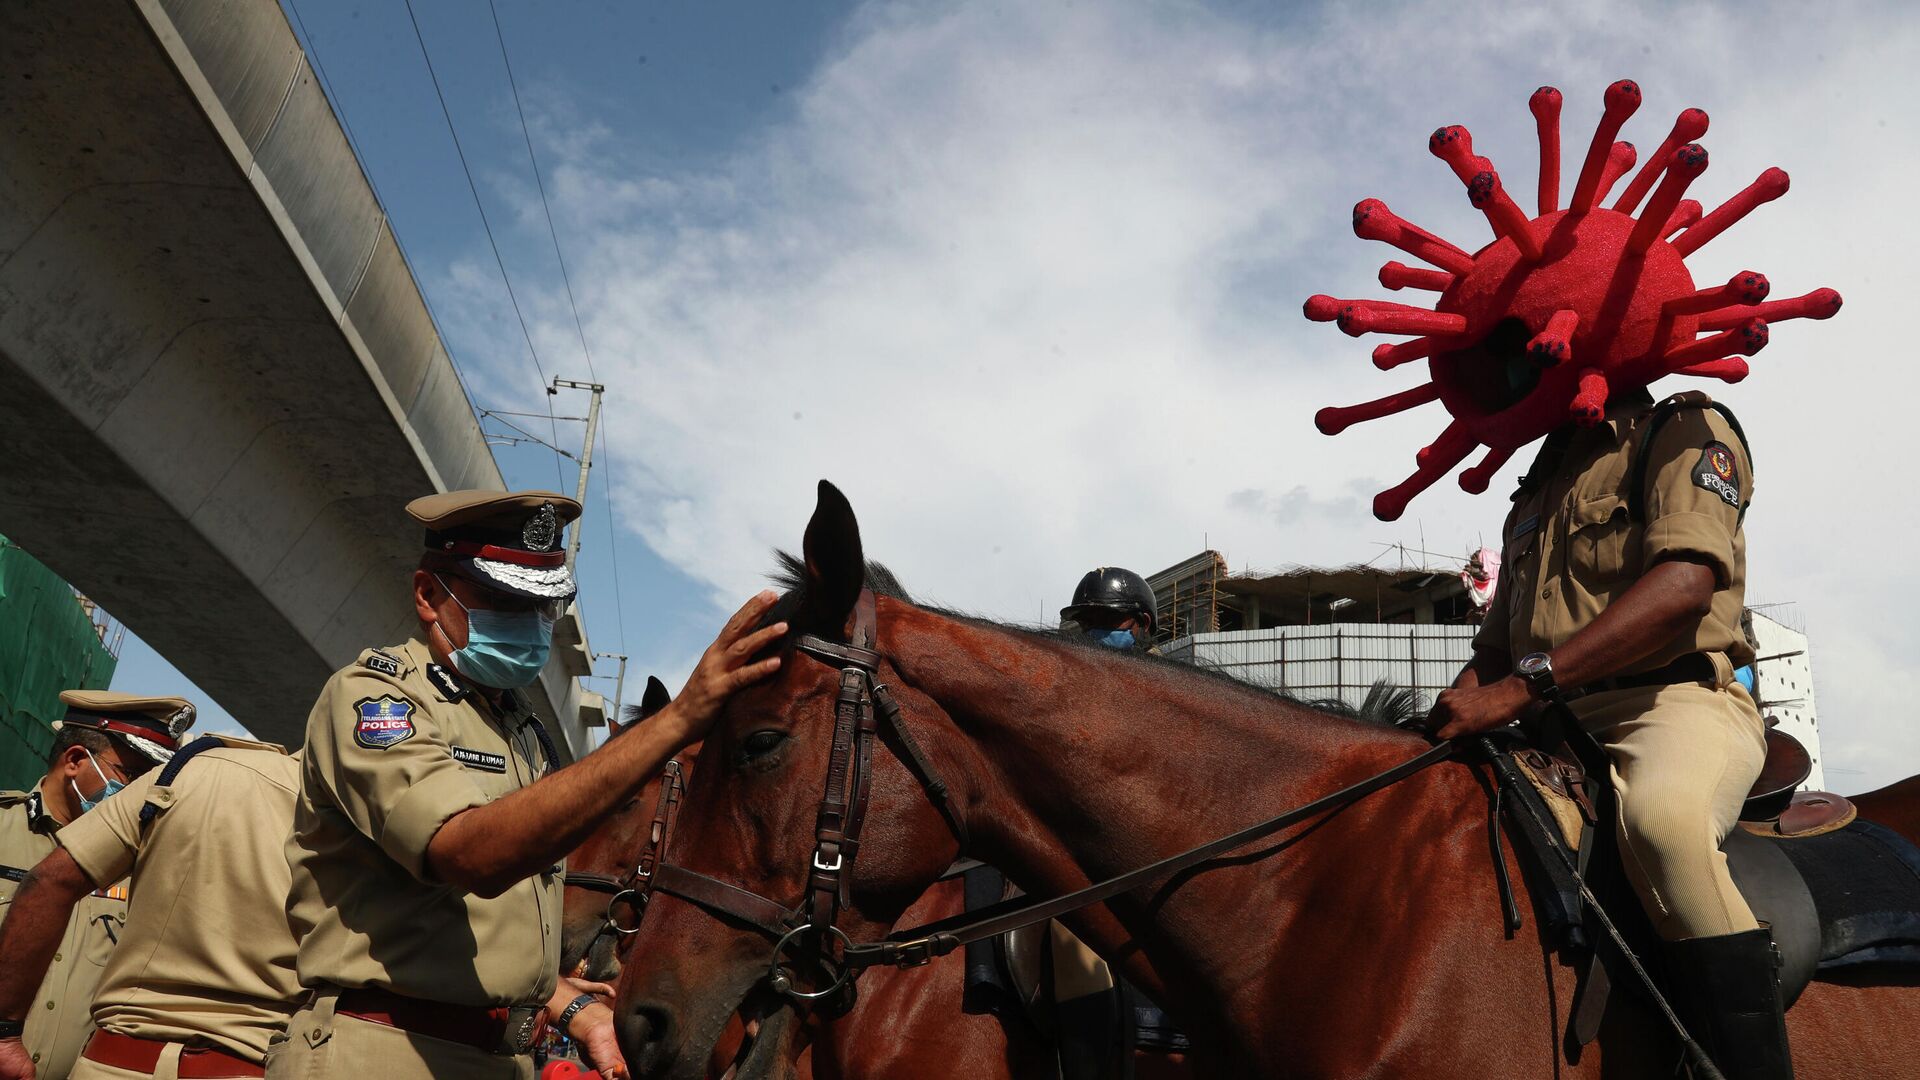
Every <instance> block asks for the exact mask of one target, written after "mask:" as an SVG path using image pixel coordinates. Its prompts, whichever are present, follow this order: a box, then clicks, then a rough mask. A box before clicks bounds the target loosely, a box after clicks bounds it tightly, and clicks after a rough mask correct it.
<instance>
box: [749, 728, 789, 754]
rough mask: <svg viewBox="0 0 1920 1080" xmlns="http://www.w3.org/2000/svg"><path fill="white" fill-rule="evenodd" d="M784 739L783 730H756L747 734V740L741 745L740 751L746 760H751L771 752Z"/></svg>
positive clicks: (785, 739) (784, 740)
mask: <svg viewBox="0 0 1920 1080" xmlns="http://www.w3.org/2000/svg"><path fill="white" fill-rule="evenodd" d="M786 741H787V736H786V733H785V732H781V731H756V732H754V733H753V734H751V735H749V736H747V741H746V742H745V743H743V744H742V745H741V747H740V752H741V754H742V756H744V757H745V758H746V759H747V760H748V761H752V760H754V759H756V758H763V757H766V756H767V755H768V754H771V753H773V752H774V751H775V750H776V749H778V748H779V746H780V744H781V743H783V742H786Z"/></svg>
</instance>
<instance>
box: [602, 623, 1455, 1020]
mask: <svg viewBox="0 0 1920 1080" xmlns="http://www.w3.org/2000/svg"><path fill="white" fill-rule="evenodd" d="M853 621H854V626H853V633H852V634H851V635H850V639H851V640H850V642H849V643H846V644H842V643H839V642H833V641H827V640H825V639H823V638H820V637H816V636H814V635H811V634H807V635H802V636H801V637H800V638H799V639H798V640H797V641H796V642H795V648H796V649H797V650H798V651H800V652H802V653H805V654H807V655H808V656H811V657H814V658H815V659H817V660H820V661H822V662H824V663H827V664H831V665H833V666H835V667H838V668H839V669H840V690H839V693H838V695H837V697H836V698H835V703H834V732H833V746H832V750H831V752H830V753H829V756H828V759H827V777H826V790H825V792H824V793H823V794H822V796H821V799H820V807H819V810H818V813H817V815H816V818H815V825H814V850H813V858H812V862H811V865H810V866H809V868H808V873H807V884H806V890H805V893H804V895H803V896H802V897H801V899H800V902H799V903H798V904H797V905H795V906H794V907H791V908H790V907H786V906H784V905H782V904H780V903H779V902H777V901H775V900H772V899H769V898H767V897H765V896H761V895H760V894H758V893H755V892H751V891H749V890H746V889H743V888H741V887H739V886H737V885H732V884H729V883H727V882H724V881H721V880H720V879H718V878H715V877H712V876H709V875H707V874H702V873H700V872H698V871H695V870H689V869H687V868H686V867H683V866H680V865H678V864H675V863H671V862H668V861H666V860H665V859H664V858H662V859H660V860H659V863H658V867H657V868H656V869H655V870H654V872H653V874H652V876H651V878H650V879H649V880H647V881H644V882H641V881H636V882H635V888H636V889H637V890H640V891H641V895H642V897H643V899H644V896H645V890H646V889H648V888H651V889H655V890H659V891H661V892H665V893H669V894H671V895H673V896H677V897H679V898H681V899H683V900H686V901H689V902H690V903H692V904H694V905H696V906H698V907H701V908H703V909H705V910H706V911H708V912H709V913H711V914H714V915H716V916H724V917H727V918H731V919H735V920H738V921H740V922H743V923H746V924H747V925H749V926H752V927H754V928H756V929H758V930H760V931H761V932H762V933H764V934H766V935H767V936H768V937H770V938H772V939H774V941H775V944H774V949H773V956H772V957H771V959H770V961H769V964H768V980H769V982H770V984H771V986H772V988H773V989H774V990H776V991H778V992H780V993H782V994H785V995H787V996H788V997H791V998H795V999H798V1000H801V1001H812V1000H816V999H819V998H824V997H827V996H829V995H831V994H834V993H836V992H837V991H838V990H840V988H841V987H842V986H844V985H846V983H847V982H848V981H849V980H850V979H852V978H853V977H854V976H855V975H857V974H858V973H859V972H860V971H861V970H863V969H865V968H868V967H874V966H877V965H881V964H890V965H895V966H899V967H912V966H916V965H920V964H925V963H927V962H928V961H929V960H931V959H933V958H934V957H936V956H944V955H946V954H947V953H950V952H952V951H953V950H955V949H957V948H960V947H962V946H964V945H967V944H969V943H971V942H975V941H981V940H985V939H987V938H991V937H994V936H996V935H999V934H1003V933H1006V932H1008V931H1010V930H1018V929H1021V928H1023V927H1027V926H1032V925H1035V924H1037V923H1041V922H1045V921H1046V920H1048V919H1052V918H1056V917H1058V916H1060V915H1063V914H1066V913H1068V912H1071V911H1076V910H1078V909H1080V908H1083V907H1089V906H1091V905H1094V904H1097V903H1100V902H1102V901H1104V900H1107V899H1110V898H1112V897H1114V896H1117V895H1119V894H1121V893H1124V892H1127V891H1129V890H1131V889H1135V888H1138V887H1139V886H1141V885H1143V884H1145V883H1147V882H1149V881H1152V880H1155V879H1157V878H1163V877H1167V876H1169V875H1172V874H1175V873H1178V872H1179V871H1181V870H1185V869H1187V868H1189V867H1192V866H1196V865H1198V864H1200V863H1203V862H1206V861H1207V860H1209V859H1214V858H1217V857H1219V856H1221V855H1224V854H1226V853H1227V852H1229V851H1232V850H1234V849H1235V848H1238V847H1242V846H1244V845H1246V844H1248V843H1251V842H1253V841H1255V840H1258V839H1260V838H1262V837H1265V836H1270V835H1272V834H1273V833H1276V832H1278V831H1280V830H1281V829H1284V828H1286V827H1288V826H1290V825H1295V824H1298V823H1299V822H1302V821H1305V820H1308V819H1309V818H1312V817H1315V816H1317V815H1320V814H1324V813H1331V812H1332V811H1335V810H1338V809H1340V808H1342V807H1344V806H1346V805H1348V804H1350V803H1353V802H1355V801H1357V800H1359V799H1361V798H1363V797H1365V796H1367V795H1370V794H1372V793H1373V792H1375V791H1378V790H1380V789H1381V788H1385V787H1388V786H1390V785H1392V784H1395V783H1398V782H1399V781H1401V780H1404V779H1406V778H1407V777H1409V776H1412V775H1413V774H1415V773H1417V772H1420V771H1421V770H1423V769H1425V768H1427V767H1428V766H1430V765H1434V764H1437V763H1439V762H1441V761H1444V760H1446V759H1448V758H1450V757H1453V756H1454V754H1455V752H1456V748H1455V747H1454V745H1453V744H1451V743H1440V744H1438V745H1436V746H1433V747H1432V748H1430V749H1428V750H1426V751H1425V752H1423V753H1421V754H1419V755H1417V756H1415V757H1412V758H1409V759H1407V760H1405V761H1403V762H1401V763H1399V764H1398V765H1395V766H1393V767H1392V768H1390V769H1387V770H1385V771H1383V772H1380V773H1376V774H1374V775H1373V776H1370V777H1368V778H1366V779H1364V780H1361V781H1359V782H1358V783H1355V784H1351V785H1349V786H1347V787H1344V788H1341V789H1340V790H1338V791H1335V792H1332V793H1331V794H1328V795H1324V796H1322V797H1320V798H1318V799H1315V800H1313V801H1312V802H1310V803H1307V804H1305V805H1304V806H1299V807H1296V808H1294V809H1292V810H1289V811H1287V812H1285V813H1283V814H1279V815H1277V816H1275V817H1271V818H1268V819H1267V820H1265V821H1262V822H1259V823H1257V824H1254V825H1250V826H1248V827H1246V828H1244V829H1241V830H1239V831H1237V832H1234V833H1230V834H1228V835H1226V836H1223V837H1221V838H1220V839H1218V840H1214V841H1212V842H1210V843H1206V844H1201V845H1199V846H1198V847H1193V848H1189V849H1187V850H1186V851H1183V852H1180V853H1178V854H1176V855H1170V856H1168V857H1167V858H1164V859H1161V860H1159V861H1157V862H1153V863H1149V864H1147V865H1145V866H1142V867H1139V868H1137V869H1134V870H1130V871H1128V872H1126V873H1124V874H1120V875H1118V876H1115V877H1111V878H1108V879H1106V880H1105V881H1100V882H1096V883H1094V884H1092V885H1089V886H1087V887H1086V888H1083V889H1078V890H1075V891H1074V892H1070V893H1067V894H1065V895H1063V896H1057V897H1054V898H1053V899H1050V900H1034V899H1032V898H1030V897H1016V898H1014V899H1012V900H1006V901H1002V902H1000V903H998V904H994V905H992V906H990V907H988V908H986V909H984V910H982V911H978V912H971V913H966V914H962V915H958V916H954V917H952V918H948V919H943V920H940V921H938V922H934V923H928V924H926V925H923V926H918V927H914V928H912V929H909V930H901V931H896V932H894V933H893V934H890V935H889V936H888V937H887V938H885V939H883V940H880V941H872V942H860V943H855V942H853V941H851V940H850V939H849V938H848V937H847V935H846V933H845V932H844V931H842V930H841V929H840V928H839V927H838V926H837V925H836V923H837V921H838V918H839V913H840V909H841V908H842V907H843V906H845V905H846V904H847V902H848V889H849V885H850V883H851V880H852V876H853V866H854V862H855V860H856V858H857V856H858V855H859V851H860V833H861V830H862V827H863V826H864V825H865V822H866V812H867V796H868V789H869V785H870V783H871V780H872V777H871V766H872V753H873V742H874V739H875V737H876V735H878V734H879V733H880V732H881V725H882V724H884V725H885V732H886V734H887V735H890V736H892V738H891V739H883V740H882V741H883V742H884V743H886V745H887V746H888V747H889V749H890V750H892V752H893V754H894V756H895V757H896V758H898V759H899V761H900V762H901V764H903V765H904V766H906V768H907V770H908V771H909V772H911V773H912V774H913V775H914V778H915V779H916V780H918V781H919V784H920V787H921V790H922V791H923V792H924V793H925V794H926V796H927V799H928V801H929V802H931V803H932V804H933V807H934V809H936V810H938V811H939V812H940V815H941V817H942V818H943V819H945V821H946V823H947V828H948V829H949V830H950V831H951V832H952V833H953V835H954V838H955V839H956V840H958V841H959V843H960V848H961V851H962V853H963V854H964V852H965V850H966V847H967V838H968V836H967V828H966V823H965V821H964V820H962V819H961V817H960V815H959V814H958V812H956V811H955V809H954V807H953V803H952V793H951V789H950V788H948V786H947V785H946V783H945V781H943V780H942V779H941V777H940V775H939V773H938V772H937V771H936V770H935V769H934V767H933V763H932V762H931V761H930V760H929V759H928V758H927V757H926V755H925V754H924V753H922V752H921V750H920V747H919V745H918V744H917V743H916V742H914V739H913V736H912V734H911V733H910V732H909V730H908V729H907V726H906V723H905V721H904V719H903V718H902V716H901V714H900V707H899V705H898V704H897V703H896V702H895V701H894V700H893V695H892V693H891V692H890V691H889V690H888V688H887V686H886V684H884V683H879V682H876V681H875V676H876V675H877V674H878V672H879V669H880V662H881V659H882V658H881V654H880V653H879V652H877V651H875V649H874V647H873V646H874V644H875V642H876V640H877V637H876V633H875V626H874V599H873V593H872V592H871V591H870V590H862V591H861V593H860V598H859V602H858V603H857V604H856V605H855V609H854V620H853ZM829 939H837V940H838V941H839V943H840V946H841V952H840V956H839V957H838V958H837V959H834V958H832V957H831V956H830V954H829V951H828V949H827V946H828V944H829ZM808 940H810V941H811V945H812V947H813V950H814V959H815V960H816V961H817V962H819V963H821V964H822V965H823V966H825V967H826V968H827V969H828V970H829V971H830V973H831V974H832V975H833V982H832V984H831V985H829V986H827V987H826V988H824V989H821V990H816V991H802V990H798V989H796V988H795V987H794V985H793V977H792V975H791V973H790V972H788V971H787V969H786V968H785V966H784V963H783V958H784V957H785V955H786V953H787V950H788V948H789V946H790V945H793V944H794V943H795V942H796V941H799V942H803V943H804V942H807V941H808Z"/></svg>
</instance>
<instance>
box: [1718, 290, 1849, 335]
mask: <svg viewBox="0 0 1920 1080" xmlns="http://www.w3.org/2000/svg"><path fill="white" fill-rule="evenodd" d="M1839 310H1840V294H1839V293H1837V292H1834V291H1833V290H1832V289H1815V290H1813V291H1812V292H1810V293H1808V294H1806V295H1805V296H1794V297H1789V298H1787V299H1785V300H1770V301H1768V302H1766V303H1764V304H1755V305H1753V306H1752V307H1730V308H1722V309H1720V310H1719V311H1710V312H1708V313H1707V314H1705V315H1702V316H1701V317H1700V329H1702V330H1725V329H1727V328H1729V327H1734V326H1739V325H1740V324H1741V323H1743V322H1746V321H1747V320H1748V319H1755V318H1758V319H1765V320H1767V321H1768V322H1770V323H1777V322H1784V321H1785V320H1787V319H1831V318H1833V316H1834V315H1835V314H1836V313H1837V312H1839Z"/></svg>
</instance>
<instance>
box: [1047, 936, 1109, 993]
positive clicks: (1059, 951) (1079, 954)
mask: <svg viewBox="0 0 1920 1080" xmlns="http://www.w3.org/2000/svg"><path fill="white" fill-rule="evenodd" d="M1047 945H1048V948H1050V949H1051V950H1053V1000H1055V1001H1071V1000H1073V999H1074V998H1080V997H1085V996H1087V995H1088V994H1104V993H1106V992H1107V991H1109V990H1112V989H1113V972H1112V971H1111V970H1110V969H1108V967H1107V962H1106V961H1105V960H1102V959H1100V954H1098V953H1096V952H1094V951H1093V950H1092V949H1089V948H1087V946H1086V944H1085V943H1084V942H1082V941H1081V940H1080V939H1079V938H1077V937H1074V936H1073V932H1072V931H1070V930H1068V929H1067V928H1066V927H1065V926H1063V925H1062V924H1060V923H1059V922H1049V923H1048V924H1047Z"/></svg>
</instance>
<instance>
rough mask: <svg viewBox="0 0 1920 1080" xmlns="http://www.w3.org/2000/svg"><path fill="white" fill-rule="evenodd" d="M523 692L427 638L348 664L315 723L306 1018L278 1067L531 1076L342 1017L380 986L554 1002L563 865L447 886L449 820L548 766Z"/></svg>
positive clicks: (302, 906)
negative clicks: (344, 1004) (441, 845)
mask: <svg viewBox="0 0 1920 1080" xmlns="http://www.w3.org/2000/svg"><path fill="white" fill-rule="evenodd" d="M544 739H545V735H544V733H543V732H541V731H540V730H539V721H538V720H536V719H534V717H533V713H532V711H531V709H530V707H529V706H528V704H527V702H526V700H525V698H524V697H522V696H521V695H520V694H518V693H516V692H514V691H511V690H509V691H504V692H502V696H501V702H500V704H499V705H498V706H495V705H493V704H490V703H489V702H488V701H487V699H486V697H485V696H484V695H483V694H482V693H481V692H479V691H477V690H475V689H473V688H472V687H471V685H470V684H469V683H467V682H466V681H464V680H463V679H461V678H460V677H459V676H457V675H455V674H454V673H453V672H451V671H449V670H447V669H446V668H443V667H440V666H439V665H437V664H435V663H434V662H433V656H432V653H431V652H429V650H428V649H427V646H426V645H424V644H422V643H421V642H419V641H417V640H414V641H409V642H407V643H406V644H405V645H403V646H400V647H398V648H389V649H378V650H374V649H370V650H368V651H366V652H364V653H362V654H361V656H360V659H359V661H358V662H357V663H355V664H354V665H353V666H351V667H348V668H346V669H344V670H341V671H339V672H336V673H335V674H334V676H333V678H332V679H330V680H329V681H328V682H327V685H326V687H325V688H324V689H323V690H322V691H321V693H320V700H319V701H318V702H317V703H316V704H315V705H314V707H313V712H312V714H311V716H310V717H309V718H308V726H307V746H306V751H305V753H306V760H305V763H304V765H303V767H302V770H301V794H300V800H299V805H298V809H297V811H296V814H295V822H294V832H293V835H292V837H291V838H290V839H289V840H288V842H287V846H286V853H287V861H288V862H289V863H290V864H291V867H292V871H293V888H292V894H291V897H290V899H289V901H288V912H289V915H290V917H291V921H292V924H293V930H294V932H295V934H296V935H297V936H298V937H299V939H300V951H299V974H300V983H301V985H303V986H305V987H307V988H309V989H310V990H312V991H313V996H312V998H311V1000H310V1002H309V1003H308V1004H307V1005H306V1006H305V1007H304V1008H302V1009H301V1011H300V1012H299V1013H298V1014H296V1015H295V1016H294V1018H293V1020H292V1023H291V1024H290V1025H289V1028H288V1037H287V1038H286V1039H285V1040H284V1043H282V1044H278V1045H277V1046H276V1049H275V1052H274V1053H273V1054H272V1055H271V1056H270V1060H269V1062H268V1075H269V1076H270V1077H275V1078H290V1077H351V1078H352V1080H364V1078H366V1077H371V1076H379V1077H412V1076H420V1077H427V1076H460V1077H474V1078H485V1077H525V1076H531V1075H532V1069H533V1066H532V1059H531V1058H530V1057H528V1056H527V1055H525V1054H520V1055H517V1056H513V1055H504V1054H497V1053H489V1052H487V1051H486V1050H482V1049H479V1048H476V1047H474V1046H471V1045H467V1044H463V1043H457V1042H451V1041H446V1040H442V1039H437V1038H431V1037H428V1036H424V1035H420V1034H416V1033H413V1032H410V1031H405V1030H400V1029H397V1028H394V1027H384V1026H382V1025H380V1024H376V1023H372V1022H369V1021H366V1020H362V1019H359V1018H357V1017H352V1016H347V1015H345V1014H343V1013H338V1012H336V1009H335V1006H336V1004H338V999H339V997H340V994H341V992H342V991H343V990H347V991H350V990H352V989H354V988H362V987H366V988H374V989H377V990H384V991H390V992H392V993H394V994H400V995H404V996H406V997H409V998H417V999H424V1000H427V1001H431V1002H439V1003H445V1004H450V1005H457V1006H477V1007H481V1008H487V1007H498V1006H528V1007H533V1008H538V1007H541V1006H544V1005H545V1004H546V1002H547V1001H548V999H549V998H551V997H552V995H553V993H554V988H555V985H556V982H557V978H558V973H559V966H560V932H561V878H562V868H561V867H560V866H558V865H556V866H554V867H552V868H551V869H549V870H547V871H544V872H542V873H540V874H539V875H537V876H535V877H533V878H529V879H527V880H523V881H520V882H517V883H515V884H514V885H513V886H511V887H510V888H508V889H507V890H506V891H505V892H504V893H502V894H501V895H499V896H498V897H495V898H493V899H485V898H482V897H479V896H475V895H473V894H470V893H467V892H465V891H462V890H460V889H458V888H455V887H453V886H451V885H447V884H445V883H443V882H440V881H438V880H436V879H435V878H434V876H433V873H432V871H431V870H430V869H429V868H428V866H427V845H428V843H429V842H430V841H431V840H432V839H433V836H434V833H436V832H437V831H438V830H439V828H440V826H441V825H442V824H444V823H445V822H446V821H447V819H449V818H451V817H453V816H454V815H455V814H458V813H459V812H461V811H462V810H467V809H470V808H472V807H476V806H481V805H484V804H486V803H488V802H491V801H492V800H494V799H497V798H499V797H501V796H503V795H506V794H508V793H510V792H513V791H516V790H518V789H520V788H523V787H526V786H528V785H530V784H532V783H533V782H534V781H535V780H536V779H538V778H539V776H540V775H541V774H542V772H543V771H544V769H545V768H547V767H548V766H549V765H550V764H551V762H550V761H549V758H548V752H547V750H546V749H545V744H544Z"/></svg>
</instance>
